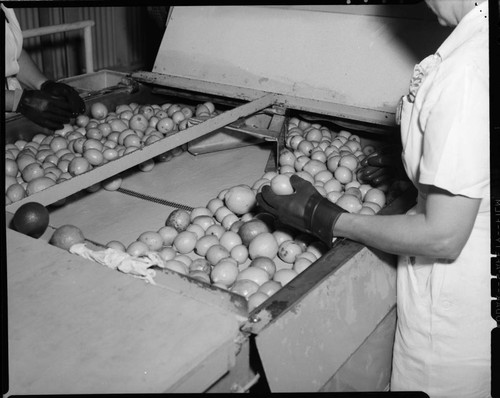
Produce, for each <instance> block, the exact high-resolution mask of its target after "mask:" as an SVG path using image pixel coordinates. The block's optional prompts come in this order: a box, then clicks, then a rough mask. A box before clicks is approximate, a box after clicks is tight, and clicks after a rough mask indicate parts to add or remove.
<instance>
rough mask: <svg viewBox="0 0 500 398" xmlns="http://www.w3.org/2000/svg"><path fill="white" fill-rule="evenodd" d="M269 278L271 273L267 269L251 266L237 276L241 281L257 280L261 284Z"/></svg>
mask: <svg viewBox="0 0 500 398" xmlns="http://www.w3.org/2000/svg"><path fill="white" fill-rule="evenodd" d="M269 278H270V277H269V274H268V272H267V271H266V270H265V269H262V268H259V267H252V266H250V267H248V268H245V269H244V270H243V271H241V272H240V273H239V274H238V276H237V277H236V280H237V281H241V280H245V279H247V280H251V281H253V282H255V283H256V284H257V285H259V286H260V285H262V284H263V283H264V282H267V281H268V280H269Z"/></svg>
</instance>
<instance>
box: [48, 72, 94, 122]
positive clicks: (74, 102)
mask: <svg viewBox="0 0 500 398" xmlns="http://www.w3.org/2000/svg"><path fill="white" fill-rule="evenodd" d="M40 90H41V91H42V92H44V93H47V94H49V95H51V96H53V97H57V98H61V99H64V100H65V101H66V102H67V103H69V106H70V107H71V112H72V115H73V116H78V115H81V114H82V113H84V112H85V103H84V102H83V100H82V99H81V97H80V95H79V94H78V92H77V91H76V90H75V89H74V88H73V87H71V86H68V85H67V84H64V83H57V82H55V81H53V80H47V81H46V82H45V83H43V84H42V86H41V87H40Z"/></svg>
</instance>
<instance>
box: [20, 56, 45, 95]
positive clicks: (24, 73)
mask: <svg viewBox="0 0 500 398" xmlns="http://www.w3.org/2000/svg"><path fill="white" fill-rule="evenodd" d="M18 63H19V72H18V74H17V75H16V77H17V79H18V80H19V81H20V82H21V83H23V84H24V85H25V86H26V87H28V88H30V89H33V90H40V88H41V87H42V84H43V83H45V82H46V81H47V80H48V79H47V77H46V76H45V75H44V74H43V73H42V72H41V71H40V69H39V68H38V66H37V65H36V64H35V62H34V61H33V60H32V59H31V57H30V56H29V54H28V53H27V52H26V51H25V50H24V49H23V50H22V51H21V55H20V56H19V59H18Z"/></svg>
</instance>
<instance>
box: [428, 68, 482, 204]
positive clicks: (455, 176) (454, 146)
mask: <svg viewBox="0 0 500 398" xmlns="http://www.w3.org/2000/svg"><path fill="white" fill-rule="evenodd" d="M486 68H487V65H486ZM443 69H444V70H441V71H439V72H438V73H437V74H436V76H435V78H434V79H433V81H434V82H435V83H434V84H435V85H436V88H435V89H434V90H433V91H434V94H433V95H432V96H431V97H432V98H429V102H430V105H429V106H428V109H427V110H426V111H424V112H423V114H425V115H426V117H425V118H424V120H422V121H421V123H423V131H424V135H423V151H422V157H421V160H420V173H419V182H420V183H421V184H427V185H434V186H436V187H439V188H442V189H445V190H447V191H449V192H451V193H452V194H455V195H463V196H467V197H471V198H483V197H485V196H486V195H487V192H488V187H489V175H490V156H489V155H490V153H489V151H490V149H489V79H488V74H487V72H485V71H484V70H481V69H482V68H478V67H477V66H475V65H474V64H473V63H470V64H466V65H460V66H458V68H455V69H454V70H453V72H452V73H446V68H443ZM447 69H448V71H451V70H450V68H447ZM457 69H458V70H457Z"/></svg>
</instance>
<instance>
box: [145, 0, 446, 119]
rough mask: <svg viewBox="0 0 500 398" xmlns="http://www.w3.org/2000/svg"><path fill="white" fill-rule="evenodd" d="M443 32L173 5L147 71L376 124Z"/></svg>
mask: <svg viewBox="0 0 500 398" xmlns="http://www.w3.org/2000/svg"><path fill="white" fill-rule="evenodd" d="M445 33H446V34H447V31H445V30H443V29H442V28H440V27H439V25H438V24H437V22H434V21H429V20H417V19H408V18H404V19H403V18H391V17H386V16H373V15H359V14H346V13H345V11H344V12H343V13H336V12H318V11H315V10H304V9H296V8H295V9H294V8H286V7H285V8H277V7H260V6H235V7H208V6H207V7H174V8H173V9H172V11H171V14H170V17H169V20H168V22H167V28H166V32H165V35H164V37H163V40H162V43H161V46H160V49H159V52H158V55H157V58H156V61H155V64H154V67H153V72H156V73H158V74H165V75H169V76H175V77H182V78H187V79H194V80H199V81H203V82H210V83H215V84H221V85H224V86H229V87H231V86H234V87H235V88H245V89H251V90H257V91H262V92H269V93H277V94H283V95H285V96H290V97H294V98H295V99H298V100H300V99H304V101H305V102H308V103H309V104H311V103H314V104H319V105H318V110H319V111H320V113H331V114H333V115H335V114H343V113H346V112H340V111H337V112H336V108H337V107H340V109H343V108H345V107H346V106H347V107H349V109H350V111H349V113H350V114H351V116H352V114H353V112H352V109H355V110H356V111H355V112H354V113H358V114H359V115H360V118H359V120H365V119H366V117H361V116H363V114H364V113H366V112H368V113H371V114H372V115H373V116H371V117H370V119H374V120H373V121H374V122H378V121H377V120H376V119H377V118H379V119H387V114H394V111H395V108H396V105H397V102H398V101H399V98H400V97H401V96H402V95H404V94H405V93H406V92H407V90H408V84H409V80H410V77H411V74H412V70H413V67H414V65H415V64H416V63H417V62H419V61H420V59H422V58H423V57H425V56H427V55H428V54H430V53H433V52H434V51H435V49H436V48H437V46H438V44H439V43H440V41H441V40H442V39H443V37H444V35H445ZM294 102H296V101H294ZM299 103H300V101H299ZM309 108H311V107H310V106H309ZM354 117H356V114H354ZM369 121H372V120H369ZM383 124H387V121H386V120H385V122H384V123H383Z"/></svg>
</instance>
